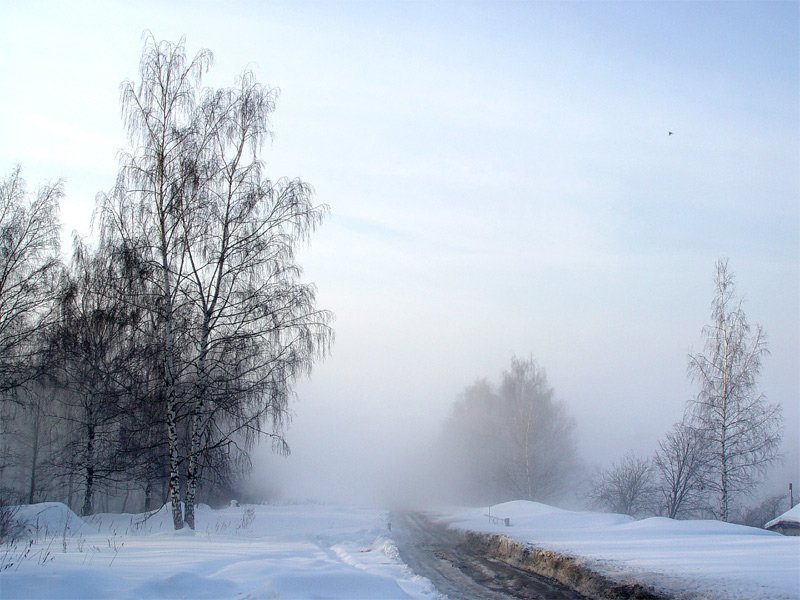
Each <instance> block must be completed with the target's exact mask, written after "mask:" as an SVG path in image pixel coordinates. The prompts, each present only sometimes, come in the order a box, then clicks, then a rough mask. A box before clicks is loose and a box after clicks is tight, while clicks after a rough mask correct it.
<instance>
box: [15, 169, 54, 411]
mask: <svg viewBox="0 0 800 600" xmlns="http://www.w3.org/2000/svg"><path fill="white" fill-rule="evenodd" d="M62 188H63V186H62V182H61V181H60V180H59V181H57V182H56V183H54V184H52V185H49V184H42V185H40V186H39V188H38V190H37V191H36V193H35V195H33V196H31V195H30V194H29V192H28V191H27V189H26V186H25V180H24V179H23V178H22V176H21V168H20V167H19V166H17V167H16V168H15V169H14V170H13V171H12V172H11V174H10V175H9V176H8V177H7V178H6V179H3V180H0V399H2V398H3V397H4V396H3V392H4V391H8V390H9V389H11V388H13V387H14V386H16V385H19V384H21V383H23V382H24V381H25V380H27V379H30V378H32V377H34V376H35V375H36V369H34V368H32V367H33V366H35V365H40V364H41V363H40V361H39V360H36V359H35V356H34V355H35V354H36V353H37V352H38V351H39V350H40V348H41V345H40V344H38V343H36V341H37V339H38V338H37V336H38V334H39V333H41V331H42V330H43V327H44V326H45V324H46V323H47V321H48V319H49V318H50V316H51V314H52V310H53V297H54V290H55V285H54V283H55V281H56V279H57V277H58V273H59V270H60V263H59V261H58V247H59V236H60V230H61V224H60V222H59V219H58V203H59V200H60V199H61V197H62V195H63V189H62Z"/></svg>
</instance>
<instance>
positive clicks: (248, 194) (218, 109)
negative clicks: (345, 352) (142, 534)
mask: <svg viewBox="0 0 800 600" xmlns="http://www.w3.org/2000/svg"><path fill="white" fill-rule="evenodd" d="M237 84H238V85H236V86H235V87H232V88H228V89H221V90H216V91H210V92H207V94H206V98H205V101H204V102H203V103H202V105H201V106H200V110H199V115H198V118H199V119H200V121H201V123H202V124H201V125H200V126H199V127H198V136H199V138H198V141H197V143H196V147H197V148H198V150H197V156H198V157H201V160H200V161H199V164H200V165H202V166H203V169H204V173H206V175H205V176H204V177H203V181H204V184H203V187H202V189H201V197H200V202H199V203H198V205H197V206H198V209H197V210H196V211H193V212H192V211H184V212H183V213H182V218H183V222H182V225H183V230H184V233H185V235H186V236H187V244H186V248H187V265H188V266H187V272H188V276H187V288H186V290H187V297H188V299H189V301H190V303H191V306H192V312H193V315H194V317H193V323H196V326H195V327H194V328H193V333H192V340H193V343H194V346H195V348H194V351H193V353H192V355H193V359H192V360H193V363H192V364H193V376H194V381H195V395H194V403H193V406H192V411H191V421H190V448H189V451H188V471H187V490H186V522H187V524H188V525H189V526H190V527H192V528H194V525H195V524H194V504H195V494H196V489H197V483H198V477H199V469H198V457H199V454H200V452H201V451H202V450H203V448H204V447H206V448H208V447H214V446H218V445H220V444H224V443H229V442H230V441H231V436H232V435H235V434H239V439H242V440H244V442H245V443H249V442H251V441H252V440H253V439H254V435H252V434H256V435H257V434H261V433H266V434H267V435H270V436H272V437H273V439H274V440H275V441H276V442H277V444H278V446H279V447H280V448H285V446H284V441H283V438H282V436H281V424H282V423H283V422H284V420H285V417H286V414H287V405H288V399H289V396H290V394H291V386H292V381H293V380H294V379H295V378H296V377H297V376H299V375H300V374H307V373H310V370H311V366H312V364H313V360H314V359H315V358H316V357H317V356H320V355H322V354H324V353H325V352H326V350H327V347H328V345H329V343H330V339H331V329H330V327H329V325H328V324H329V322H330V319H331V315H330V313H328V312H327V311H321V310H317V309H316V307H315V291H314V288H313V286H311V285H307V284H303V283H302V282H300V280H299V275H300V268H299V266H298V265H297V264H296V262H295V259H294V248H295V247H296V246H297V245H298V244H300V243H302V242H303V241H305V240H307V239H308V236H309V235H310V233H311V232H312V231H313V230H314V229H315V228H316V226H317V225H318V224H319V223H320V222H321V221H322V218H323V217H324V215H325V213H326V211H327V207H325V206H315V205H314V204H313V202H312V191H311V188H310V186H309V185H308V184H306V183H304V182H303V181H301V180H299V179H280V180H278V181H274V182H273V181H271V180H269V179H267V178H264V176H263V175H262V171H263V168H262V167H263V165H262V162H261V161H260V160H259V158H258V152H259V150H260V149H261V147H262V145H263V143H264V141H265V139H266V138H267V136H268V135H269V134H270V129H269V116H270V113H271V112H272V111H273V110H274V107H275V102H274V98H275V93H274V91H273V90H271V89H269V88H268V87H265V86H262V85H261V84H259V83H258V82H257V81H256V79H255V77H254V76H253V74H252V73H250V72H245V73H244V74H243V75H242V76H241V77H239V79H238V82H237ZM198 171H200V169H198ZM210 425H213V426H214V428H213V430H212V429H210V427H209V426H210ZM266 425H270V426H271V429H270V430H266V429H264V426H266Z"/></svg>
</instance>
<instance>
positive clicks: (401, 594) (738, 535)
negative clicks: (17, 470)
mask: <svg viewBox="0 0 800 600" xmlns="http://www.w3.org/2000/svg"><path fill="white" fill-rule="evenodd" d="M485 513H486V509H485V508H484V509H469V510H467V509H458V510H456V509H453V510H450V511H447V512H445V513H440V515H439V517H438V518H440V519H441V520H443V521H445V522H448V523H449V524H450V525H451V526H452V527H458V528H462V529H472V530H475V531H483V532H490V533H499V534H504V535H509V536H510V537H512V538H514V539H516V540H518V541H520V542H523V543H526V544H532V545H535V546H538V547H542V548H547V549H550V550H554V551H557V552H561V553H563V554H568V555H571V556H575V557H579V560H580V561H581V562H582V563H583V564H585V565H587V566H588V567H590V568H592V569H594V570H596V571H598V572H600V573H602V574H605V575H607V576H610V577H612V578H614V579H617V580H622V581H629V580H632V579H633V580H636V581H639V582H640V583H643V584H646V585H651V586H654V587H656V588H657V589H660V590H662V591H664V592H666V593H667V594H669V595H671V596H673V597H675V598H680V599H682V600H700V599H722V598H724V599H726V600H745V599H747V600H767V599H769V600H786V599H790V598H793V599H798V598H800V537H785V536H782V535H779V534H775V533H771V532H768V531H765V530H761V529H754V528H750V527H743V526H739V525H731V524H727V523H721V522H718V521H674V520H671V519H665V518H652V519H644V520H641V521H636V520H634V519H632V518H631V517H627V516H623V515H614V514H604V513H592V512H572V511H567V510H562V509H558V508H554V507H552V506H547V505H544V504H538V503H533V502H510V503H506V504H500V505H497V506H493V507H491V514H492V515H494V516H496V517H500V518H504V517H508V518H510V521H511V527H505V526H503V525H502V524H492V523H490V522H489V519H487V518H486V516H485ZM18 514H19V515H20V516H21V517H23V518H24V519H25V520H26V523H27V527H26V529H25V534H24V537H23V538H21V539H18V540H17V541H16V542H14V543H13V544H12V545H10V546H9V545H0V598H3V600H12V599H16V598H20V599H22V598H48V599H68V598H83V599H89V598H98V599H99V598H120V599H123V600H124V599H131V600H132V599H134V598H142V599H146V600H155V599H162V598H163V599H173V598H174V599H178V598H193V599H198V600H203V599H209V600H210V599H214V600H217V599H228V598H230V599H233V598H237V599H240V600H245V599H256V598H296V599H300V598H303V599H313V598H329V599H345V598H346V599H349V600H360V599H376V600H377V599H408V598H412V599H429V600H433V599H441V598H442V597H441V596H440V595H439V594H438V593H437V592H436V591H435V590H434V588H433V586H432V585H431V583H430V582H429V581H428V580H427V579H424V578H422V577H419V576H416V575H415V574H414V573H412V572H411V571H410V570H409V569H408V567H407V566H405V565H404V564H403V563H402V562H401V560H400V558H399V555H398V552H397V548H396V546H395V544H394V542H393V540H392V537H391V536H392V534H391V533H390V532H389V531H388V529H387V518H388V515H387V513H386V512H385V511H382V510H378V509H374V508H354V507H349V506H335V505H323V504H300V505H255V506H254V505H243V506H238V505H231V506H230V507H228V508H225V509H222V510H211V509H210V508H208V507H207V506H202V505H201V506H199V507H198V510H197V522H198V529H197V531H191V530H188V529H184V530H182V531H179V532H175V531H173V530H172V525H171V521H172V517H171V512H170V508H169V506H167V507H164V508H162V509H161V510H160V511H158V512H156V513H154V514H150V515H131V514H125V515H111V514H103V515H95V516H92V517H89V518H87V519H80V518H79V517H77V516H76V515H75V514H74V513H72V511H70V510H69V509H68V508H67V507H66V506H64V505H63V504H59V503H47V504H36V505H31V506H23V507H20V511H19V513H18Z"/></svg>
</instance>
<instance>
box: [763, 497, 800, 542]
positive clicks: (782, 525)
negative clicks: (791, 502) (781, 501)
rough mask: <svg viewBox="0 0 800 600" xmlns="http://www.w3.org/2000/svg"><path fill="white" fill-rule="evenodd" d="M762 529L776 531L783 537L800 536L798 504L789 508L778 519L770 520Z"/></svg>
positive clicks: (799, 506)
mask: <svg viewBox="0 0 800 600" xmlns="http://www.w3.org/2000/svg"><path fill="white" fill-rule="evenodd" d="M764 529H769V530H770V531H776V532H778V533H782V534H783V535H800V504H798V505H796V506H794V507H792V508H790V509H789V510H787V511H786V512H785V513H783V514H782V515H781V516H780V517H776V518H775V519H772V521H770V522H769V523H767V524H766V525H764Z"/></svg>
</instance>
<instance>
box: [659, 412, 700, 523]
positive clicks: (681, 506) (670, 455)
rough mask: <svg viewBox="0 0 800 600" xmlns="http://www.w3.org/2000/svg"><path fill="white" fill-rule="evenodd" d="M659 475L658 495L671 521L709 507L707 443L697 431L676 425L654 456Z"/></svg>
mask: <svg viewBox="0 0 800 600" xmlns="http://www.w3.org/2000/svg"><path fill="white" fill-rule="evenodd" d="M653 466H654V467H655V471H656V473H657V475H658V484H657V495H658V497H659V501H660V504H661V509H662V511H663V514H664V515H665V516H667V517H669V518H670V519H675V518H678V517H679V516H685V515H689V514H692V513H696V512H698V511H700V510H702V509H703V508H705V506H706V502H707V495H706V490H705V479H706V476H707V472H708V452H707V444H706V442H705V439H704V438H703V436H702V435H701V434H700V432H698V430H697V429H694V428H693V427H691V426H689V425H687V424H685V423H676V424H675V426H674V427H673V429H672V431H670V432H669V433H667V435H666V436H665V438H664V439H663V440H662V441H660V442H659V443H658V450H656V454H655V456H654V457H653Z"/></svg>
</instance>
